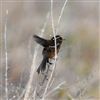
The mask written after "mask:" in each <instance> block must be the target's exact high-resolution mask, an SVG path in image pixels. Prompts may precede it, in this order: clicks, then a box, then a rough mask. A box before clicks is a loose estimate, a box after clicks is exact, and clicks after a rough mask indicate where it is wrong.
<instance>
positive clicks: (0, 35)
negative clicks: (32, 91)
mask: <svg viewBox="0 0 100 100" xmlns="http://www.w3.org/2000/svg"><path fill="white" fill-rule="evenodd" d="M0 6H1V34H0V37H1V38H0V41H1V44H0V45H1V48H0V49H1V68H0V69H1V71H0V72H1V91H0V93H1V100H2V98H3V97H2V87H3V83H2V80H3V79H2V78H3V77H2V74H3V73H2V48H3V46H2V44H3V42H2V41H3V39H2V0H1V4H0Z"/></svg>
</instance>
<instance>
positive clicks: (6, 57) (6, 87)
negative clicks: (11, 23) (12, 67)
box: [4, 10, 8, 100]
mask: <svg viewBox="0 0 100 100" xmlns="http://www.w3.org/2000/svg"><path fill="white" fill-rule="evenodd" d="M7 15H8V10H6V23H5V32H4V41H5V63H6V71H5V92H6V100H8V52H7Z"/></svg>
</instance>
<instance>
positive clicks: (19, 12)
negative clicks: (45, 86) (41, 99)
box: [0, 0, 100, 100]
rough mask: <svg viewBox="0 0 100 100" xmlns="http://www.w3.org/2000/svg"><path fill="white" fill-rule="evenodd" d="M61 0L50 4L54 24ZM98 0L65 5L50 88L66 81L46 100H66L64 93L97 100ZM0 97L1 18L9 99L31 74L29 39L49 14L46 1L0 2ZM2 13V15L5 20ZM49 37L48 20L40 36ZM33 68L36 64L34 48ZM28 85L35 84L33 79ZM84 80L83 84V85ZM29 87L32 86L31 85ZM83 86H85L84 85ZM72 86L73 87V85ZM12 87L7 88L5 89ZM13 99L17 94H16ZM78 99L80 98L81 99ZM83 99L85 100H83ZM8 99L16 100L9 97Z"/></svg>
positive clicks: (0, 79) (0, 71)
mask: <svg viewBox="0 0 100 100" xmlns="http://www.w3.org/2000/svg"><path fill="white" fill-rule="evenodd" d="M64 1H65V0H54V4H53V7H54V8H53V13H54V16H53V17H54V24H55V26H57V21H58V18H59V15H60V11H61V8H62V6H63V4H64ZM99 4H100V3H99V0H86V1H84V0H68V2H67V5H66V7H65V10H64V13H63V16H62V18H61V21H60V24H59V26H58V34H60V35H61V36H62V37H64V38H65V39H66V40H65V41H64V42H63V44H62V47H61V49H60V52H59V55H58V60H57V67H56V72H55V74H56V75H55V82H54V84H53V86H54V87H55V86H56V85H57V84H59V83H60V82H63V81H66V83H67V84H66V85H65V86H63V87H62V89H60V90H57V91H56V92H55V94H53V95H50V96H49V97H48V98H49V99H50V100H70V99H68V98H70V97H68V95H67V93H70V94H71V95H72V97H74V98H76V99H77V98H79V97H80V92H82V94H83V95H82V96H81V98H82V99H81V100H88V99H89V100H99V99H100V94H99V61H98V60H99V59H98V58H99V31H100V27H99ZM0 8H1V11H0V19H1V20H0V23H1V24H0V27H1V28H0V33H1V34H0V37H1V39H0V41H1V42H0V52H1V61H0V62H1V66H0V90H1V93H0V97H1V98H3V100H5V89H4V87H5V49H4V32H5V28H4V27H5V23H6V19H7V50H8V83H9V84H8V88H9V98H12V97H13V95H16V94H17V93H16V91H14V90H15V89H16V90H17V88H18V87H20V89H21V91H20V89H19V90H18V91H19V93H21V92H22V90H23V89H24V88H25V86H26V84H27V82H28V79H29V75H30V70H31V64H32V59H33V55H34V48H35V46H36V45H37V44H36V43H35V42H34V39H33V35H34V34H37V35H39V34H40V32H41V29H42V28H43V25H44V23H45V21H46V16H47V14H48V13H50V0H31V1H30V0H29V1H27V0H26V1H24V0H12V1H11V0H3V1H2V2H0ZM6 10H8V15H6ZM51 36H53V32H52V26H51V19H50V18H49V20H48V23H47V26H46V29H45V31H44V34H43V37H44V38H47V39H50V38H51ZM37 52H38V57H37V61H36V64H37V66H36V67H38V66H39V64H40V62H41V60H42V55H41V52H42V47H39V50H38V51H37ZM33 81H35V80H34V79H33ZM84 81H85V83H83V82H84ZM33 83H34V82H33ZM84 84H85V85H84ZM76 85H78V86H76ZM11 88H12V89H11ZM18 91H17V92H18ZM17 96H18V94H17ZM83 98H84V99H83ZM87 98H88V99H87ZM12 100H16V99H15V98H13V99H12Z"/></svg>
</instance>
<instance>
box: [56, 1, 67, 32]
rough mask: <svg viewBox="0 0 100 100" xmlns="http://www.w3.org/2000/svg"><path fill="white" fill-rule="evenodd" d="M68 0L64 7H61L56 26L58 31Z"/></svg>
mask: <svg viewBox="0 0 100 100" xmlns="http://www.w3.org/2000/svg"><path fill="white" fill-rule="evenodd" d="M67 2H68V0H65V2H64V4H63V7H62V9H61V12H60V15H59V18H58V23H57V26H56V33H58V27H59V24H60V21H61V17H62V15H63V12H64V9H65V6H66V4H67Z"/></svg>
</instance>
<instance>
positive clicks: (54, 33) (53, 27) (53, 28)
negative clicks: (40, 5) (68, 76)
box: [42, 0, 67, 100]
mask: <svg viewBox="0 0 100 100" xmlns="http://www.w3.org/2000/svg"><path fill="white" fill-rule="evenodd" d="M66 3H67V1H65V3H64V5H63V7H62V10H61V13H60V16H59V19H58V24H59V22H60V20H61V17H62V14H63V11H64V8H65V5H66ZM51 21H52V30H53V35H54V39H55V62H54V66H53V70H52V72H51V75H50V77H49V80H48V82H47V85H46V88H45V91H44V94H43V97H42V100H44V98H45V94H46V92H47V89H48V87H49V84H50V82H51V79H52V76H53V73H54V70H55V67H56V60H57V45H56V37H55V36H56V33H57V32H56V31H55V26H54V19H53V0H51Z"/></svg>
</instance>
